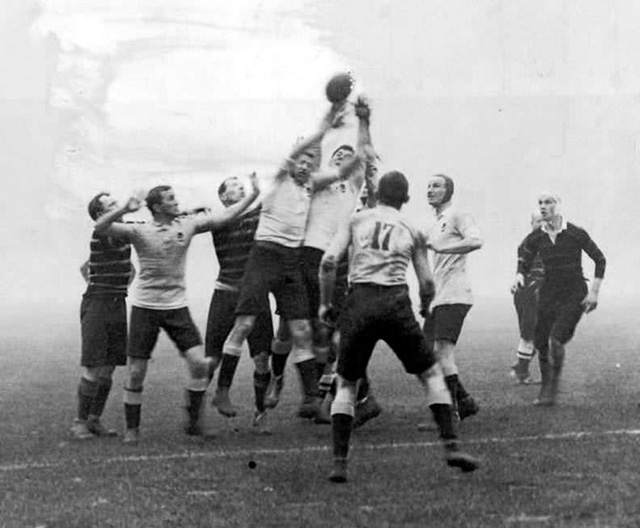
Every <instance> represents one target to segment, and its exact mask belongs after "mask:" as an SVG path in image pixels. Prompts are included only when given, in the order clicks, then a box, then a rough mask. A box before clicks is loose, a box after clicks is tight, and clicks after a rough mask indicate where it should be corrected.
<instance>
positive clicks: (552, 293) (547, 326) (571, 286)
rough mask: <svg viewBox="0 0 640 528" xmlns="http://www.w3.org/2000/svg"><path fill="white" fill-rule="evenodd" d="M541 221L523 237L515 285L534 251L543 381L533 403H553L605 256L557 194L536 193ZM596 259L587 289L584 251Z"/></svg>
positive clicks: (592, 306)
mask: <svg viewBox="0 0 640 528" xmlns="http://www.w3.org/2000/svg"><path fill="white" fill-rule="evenodd" d="M538 206H539V208H540V216H541V217H542V226H541V227H540V228H538V229H536V230H534V231H533V232H532V233H530V234H529V236H527V237H526V238H525V239H524V241H523V242H522V244H521V246H520V248H519V251H518V273H517V275H516V284H517V285H518V288H522V287H524V285H525V277H526V276H527V274H529V273H530V272H531V268H532V266H533V262H534V259H535V257H536V256H539V257H540V259H541V260H542V264H543V266H544V279H543V280H542V283H541V284H540V290H539V298H538V322H537V325H536V332H535V341H534V343H535V347H536V349H537V350H538V361H539V362H540V374H541V376H542V386H541V387H540V393H539V395H538V398H537V399H536V400H535V401H534V405H542V406H552V405H555V403H556V401H557V398H558V388H559V385H560V377H561V375H562V367H563V365H564V357H565V346H566V344H567V343H568V342H569V341H570V340H571V338H572V337H573V334H574V333H575V329H576V326H577V325H578V322H579V321H580V318H581V317H582V314H583V313H589V312H591V311H593V310H595V309H596V307H597V306H598V294H599V291H600V285H601V283H602V279H603V278H604V272H605V268H606V264H607V262H606V259H605V256H604V254H603V253H602V251H600V249H599V248H598V246H597V245H596V244H595V242H594V241H593V240H592V239H591V237H590V236H589V234H588V233H587V232H586V231H585V230H584V229H582V228H581V227H578V226H576V225H574V224H572V223H569V222H567V221H566V219H564V218H563V217H562V216H561V215H560V198H559V197H558V196H557V195H555V194H552V193H546V192H545V193H543V194H541V195H540V197H539V198H538ZM583 251H584V252H585V253H586V254H587V255H588V256H589V257H590V258H591V260H593V262H594V264H595V273H594V279H593V282H592V283H591V288H589V289H587V284H586V281H585V278H584V276H583V272H582V252H583Z"/></svg>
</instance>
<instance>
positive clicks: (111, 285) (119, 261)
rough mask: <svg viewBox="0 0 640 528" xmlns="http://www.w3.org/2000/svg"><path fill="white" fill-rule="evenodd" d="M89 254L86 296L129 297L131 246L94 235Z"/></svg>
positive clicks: (117, 240) (121, 241) (110, 238)
mask: <svg viewBox="0 0 640 528" xmlns="http://www.w3.org/2000/svg"><path fill="white" fill-rule="evenodd" d="M90 248H91V249H90V253H89V284H88V286H87V291H86V293H85V295H87V296H100V295H122V296H126V295H127V288H128V286H129V281H130V279H131V272H132V267H131V245H130V244H128V243H127V242H125V241H123V240H120V239H117V238H113V237H108V236H99V235H96V233H93V235H92V237H91V245H90Z"/></svg>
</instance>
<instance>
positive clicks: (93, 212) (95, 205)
mask: <svg viewBox="0 0 640 528" xmlns="http://www.w3.org/2000/svg"><path fill="white" fill-rule="evenodd" d="M103 196H109V193H108V192H104V191H103V192H100V193H98V194H96V195H95V196H94V197H93V198H91V201H90V202H89V205H88V206H87V211H88V212H89V216H90V217H91V219H92V220H97V219H98V216H100V213H101V212H102V202H101V201H100V200H101V199H102V197H103Z"/></svg>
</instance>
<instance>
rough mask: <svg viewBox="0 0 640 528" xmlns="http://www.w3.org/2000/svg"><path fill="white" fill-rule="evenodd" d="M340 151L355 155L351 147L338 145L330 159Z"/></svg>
mask: <svg viewBox="0 0 640 528" xmlns="http://www.w3.org/2000/svg"><path fill="white" fill-rule="evenodd" d="M340 150H348V151H349V152H351V154H355V152H356V151H355V149H354V148H353V147H352V146H351V145H347V144H346V143H345V144H344V145H340V146H339V147H338V148H337V149H335V150H334V151H333V153H332V154H331V157H332V158H333V157H334V156H335V155H336V154H337V153H338V152H339V151H340Z"/></svg>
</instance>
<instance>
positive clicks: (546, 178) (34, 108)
mask: <svg viewBox="0 0 640 528" xmlns="http://www.w3.org/2000/svg"><path fill="white" fill-rule="evenodd" d="M218 4H221V5H220V6H218ZM0 44H1V47H0V72H2V82H1V83H0V134H1V135H0V137H1V138H2V144H1V146H0V168H1V169H2V181H3V189H2V191H3V192H2V193H1V198H0V200H1V203H0V215H2V218H1V219H2V222H1V223H0V226H1V227H0V229H2V233H1V234H2V236H1V237H0V240H1V242H0V243H1V248H0V254H1V255H2V257H1V258H2V264H1V266H0V283H1V286H2V287H1V291H2V296H3V298H2V309H1V310H0V321H1V322H0V325H2V328H1V329H0V331H2V332H3V335H5V336H6V335H12V332H16V331H17V330H16V329H17V328H18V326H17V325H16V323H17V322H19V321H20V322H23V321H31V322H32V323H33V325H34V330H35V331H41V330H40V329H39V325H41V324H43V321H46V320H48V319H47V318H51V317H53V318H54V319H55V317H64V318H68V317H71V318H77V310H78V306H79V303H80V296H81V295H82V293H83V291H84V288H85V285H84V282H83V280H82V279H81V277H80V274H79V272H78V268H79V266H80V264H81V263H82V262H83V261H84V260H85V259H86V258H87V256H88V249H89V238H90V234H91V221H90V219H89V217H88V215H87V213H86V204H87V202H88V200H89V199H90V198H91V197H92V196H93V195H94V194H96V193H97V192H99V191H101V190H105V189H106V190H110V191H112V193H113V194H114V195H115V196H116V197H118V198H119V199H121V200H124V199H125V198H126V196H127V193H128V192H130V191H131V190H133V189H135V188H138V187H147V188H148V187H151V186H153V185H156V184H159V183H169V184H171V185H174V186H175V188H176V191H177V195H178V199H179V201H180V202H181V204H182V205H183V206H184V207H191V206H196V205H214V207H219V203H218V200H217V196H216V189H217V186H218V184H219V182H220V181H221V180H222V179H223V178H224V177H225V176H227V175H243V174H247V173H248V172H250V171H252V170H256V171H257V172H258V174H259V176H260V178H261V180H263V181H266V180H267V179H268V176H269V175H270V173H271V171H273V169H274V168H275V166H276V165H277V164H278V162H279V161H280V160H281V159H282V158H283V157H284V156H285V155H286V154H287V151H288V149H289V148H290V146H291V144H292V143H293V142H294V141H295V140H296V138H297V137H299V136H302V135H306V134H309V133H310V132H312V131H313V130H314V127H315V126H316V125H317V123H318V120H319V119H320V117H321V115H322V113H323V111H324V110H325V108H326V105H327V103H326V100H325V99H324V84H325V82H326V80H327V79H328V78H329V76H330V75H332V74H333V73H335V72H337V71H341V70H347V69H348V70H351V71H353V73H354V75H355V76H356V78H357V80H358V90H362V91H364V92H365V93H366V94H367V95H368V96H369V97H370V98H371V100H372V104H373V116H372V136H373V141H374V145H375V147H376V149H377V151H378V152H379V153H380V155H381V156H382V158H383V169H390V168H395V169H400V170H402V171H403V172H405V174H406V175H407V176H408V178H409V180H410V184H411V189H410V194H411V197H412V199H411V202H410V203H409V204H408V205H407V206H406V211H407V212H408V214H409V215H410V216H411V217H412V218H413V219H414V221H415V222H416V223H417V224H426V222H427V220H428V217H429V215H430V211H429V208H428V206H427V204H426V197H425V194H426V182H427V180H428V178H429V177H430V176H431V175H432V174H434V173H437V172H443V173H446V174H448V175H450V176H451V177H452V178H453V179H454V180H455V183H456V192H455V195H454V203H455V204H456V205H457V206H458V207H459V208H461V209H464V210H466V211H468V212H470V213H471V214H472V215H473V216H474V218H475V220H476V222H477V223H478V225H479V227H480V229H481V230H482V232H483V236H484V239H485V246H484V248H483V249H482V250H480V251H478V252H476V253H473V254H472V255H471V256H470V259H469V260H470V268H471V274H472V280H473V286H474V291H475V294H476V298H477V300H478V304H481V303H482V301H483V299H489V298H498V299H503V300H504V301H505V302H510V300H509V293H508V290H509V286H510V284H511V281H512V279H513V275H514V271H515V250H516V246H517V244H518V243H519V242H520V240H521V239H522V238H523V237H524V236H525V235H526V233H527V231H528V219H529V215H530V213H531V211H532V210H533V209H534V208H535V206H536V197H537V194H538V193H539V191H541V190H547V189H548V190H552V191H555V192H557V193H559V194H560V196H561V197H562V198H563V201H564V203H563V205H562V208H563V213H564V215H565V216H566V217H567V218H568V219H569V220H570V221H572V222H574V223H576V224H578V225H581V226H582V227H584V228H586V229H587V230H588V231H589V233H590V234H591V235H592V237H593V238H594V240H595V241H596V242H597V243H598V244H599V246H600V247H601V249H602V250H603V251H604V253H605V255H606V256H607V259H608V269H607V274H606V277H605V283H604V284H603V288H602V290H601V304H602V306H603V307H604V306H608V307H614V306H617V305H620V306H622V305H628V303H629V302H631V303H633V304H632V306H633V305H635V299H636V298H637V296H638V294H639V293H640V291H639V288H640V280H639V279H638V276H637V270H638V269H639V264H640V258H639V249H638V247H639V246H638V241H639V240H640V227H639V226H640V221H639V220H640V218H639V213H638V211H639V208H638V205H637V203H636V202H637V200H638V194H639V192H638V191H639V190H640V184H639V183H638V178H637V177H636V172H637V166H638V157H639V156H640V142H639V139H640V134H639V132H640V127H639V124H638V123H640V120H639V118H640V95H639V94H640V5H639V4H638V3H637V2H635V1H634V0H619V1H615V0H582V1H580V0H564V1H559V0H540V1H536V2H530V1H524V0H509V1H507V0H504V1H502V0H473V1H472V0H457V1H456V0H453V1H447V2H440V1H432V2H424V1H423V0H403V1H402V2H393V1H391V0H351V1H349V2H344V1H343V2H339V1H337V0H329V1H322V2H311V1H301V0H281V1H272V2H262V1H259V0H243V1H234V2H225V3H224V4H223V3H219V2H211V1H209V0H138V1H137V2H130V1H127V0H118V1H117V0H49V1H47V2H36V1H32V0H4V1H3V5H2V8H1V9H0ZM344 134H347V135H350V137H352V136H353V134H354V129H353V123H351V128H348V129H347V131H346V132H344ZM342 139H344V138H343V137H329V138H328V139H327V145H326V146H327V148H330V147H331V146H332V145H335V144H337V143H339V142H341V141H342ZM141 217H145V215H144V214H142V216H141ZM216 271H217V263H216V261H215V256H214V253H213V249H212V244H211V239H210V237H209V236H208V235H202V236H201V237H199V238H197V239H196V240H194V243H193V245H192V248H191V250H190V257H189V265H188V271H187V279H188V285H189V286H188V287H189V296H190V299H191V301H192V308H193V312H194V317H195V318H196V320H197V321H199V322H200V321H202V320H203V318H204V317H205V315H206V313H204V312H205V311H206V307H207V305H208V300H209V296H210V294H211V290H212V288H213V283H214V278H215V275H216ZM585 273H586V275H587V277H592V276H593V265H592V263H591V261H590V260H588V259H586V260H585ZM597 313H598V312H596V315H593V316H590V317H594V318H595V319H594V320H596V321H597ZM514 321H515V320H514ZM21 331H23V330H21Z"/></svg>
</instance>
